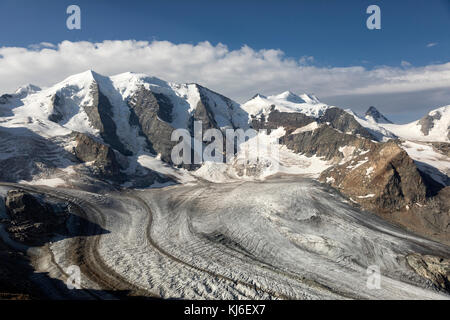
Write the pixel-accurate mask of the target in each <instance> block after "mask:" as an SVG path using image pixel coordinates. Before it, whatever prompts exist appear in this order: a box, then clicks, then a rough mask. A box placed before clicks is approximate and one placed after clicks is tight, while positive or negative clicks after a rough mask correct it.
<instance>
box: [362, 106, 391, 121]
mask: <svg viewBox="0 0 450 320" xmlns="http://www.w3.org/2000/svg"><path fill="white" fill-rule="evenodd" d="M365 118H366V119H367V120H369V121H372V122H376V123H392V121H391V120H389V119H388V118H386V117H385V116H384V115H383V114H382V113H381V112H380V111H378V109H377V108H375V107H374V106H370V107H369V109H367V111H366V113H365Z"/></svg>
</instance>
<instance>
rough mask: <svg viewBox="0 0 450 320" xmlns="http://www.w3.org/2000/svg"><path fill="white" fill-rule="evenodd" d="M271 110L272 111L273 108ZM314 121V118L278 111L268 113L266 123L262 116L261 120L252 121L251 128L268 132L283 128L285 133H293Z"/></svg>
mask: <svg viewBox="0 0 450 320" xmlns="http://www.w3.org/2000/svg"><path fill="white" fill-rule="evenodd" d="M272 108H273V109H274V108H275V106H273V107H272ZM314 121H315V120H314V118H312V117H308V116H307V115H305V114H303V113H291V112H280V111H278V110H273V111H271V112H270V113H269V116H268V119H267V121H266V119H265V118H264V116H262V117H261V119H252V127H253V128H254V129H256V130H259V129H268V131H270V130H272V129H277V128H278V127H284V128H286V130H287V131H293V130H295V129H297V128H301V127H304V126H306V125H308V124H310V123H311V122H314Z"/></svg>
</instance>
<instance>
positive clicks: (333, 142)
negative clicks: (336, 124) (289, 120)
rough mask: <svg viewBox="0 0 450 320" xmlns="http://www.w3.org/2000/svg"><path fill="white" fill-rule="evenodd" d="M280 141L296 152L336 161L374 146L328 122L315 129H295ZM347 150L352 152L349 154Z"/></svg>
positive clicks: (366, 140)
mask: <svg viewBox="0 0 450 320" xmlns="http://www.w3.org/2000/svg"><path fill="white" fill-rule="evenodd" d="M280 143H281V144H284V145H286V146H287V147H288V148H289V149H291V150H293V151H294V152H297V153H301V154H305V155H307V156H313V155H316V156H318V157H324V159H325V160H333V162H335V163H337V162H339V161H341V160H342V159H343V158H345V157H348V156H352V155H353V154H355V155H357V154H359V153H360V152H363V151H364V150H369V149H370V148H372V147H373V146H374V143H373V142H372V141H371V140H369V139H364V138H359V137H357V136H355V135H351V134H345V133H342V132H341V131H339V130H337V129H334V128H332V127H331V126H329V125H326V124H322V125H320V126H319V127H318V128H317V129H315V130H308V131H304V132H298V133H296V132H295V131H294V132H292V133H291V134H287V135H285V136H283V137H281V138H280ZM343 148H346V149H343ZM346 150H348V152H350V154H347V152H346ZM344 153H345V154H344Z"/></svg>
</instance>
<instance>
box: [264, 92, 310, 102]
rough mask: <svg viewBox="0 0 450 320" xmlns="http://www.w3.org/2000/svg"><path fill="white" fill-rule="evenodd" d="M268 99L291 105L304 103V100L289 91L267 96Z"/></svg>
mask: <svg viewBox="0 0 450 320" xmlns="http://www.w3.org/2000/svg"><path fill="white" fill-rule="evenodd" d="M268 98H269V99H272V100H280V101H285V102H291V103H306V101H305V100H303V99H302V98H301V97H300V96H298V95H296V94H294V93H292V92H291V91H285V92H282V93H280V94H278V95H274V96H269V97H268Z"/></svg>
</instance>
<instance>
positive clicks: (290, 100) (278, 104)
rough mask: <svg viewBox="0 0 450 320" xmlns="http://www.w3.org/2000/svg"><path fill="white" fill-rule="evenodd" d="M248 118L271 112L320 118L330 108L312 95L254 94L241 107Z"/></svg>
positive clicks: (265, 115) (285, 93) (290, 93)
mask: <svg viewBox="0 0 450 320" xmlns="http://www.w3.org/2000/svg"><path fill="white" fill-rule="evenodd" d="M241 107H242V109H243V110H244V111H245V112H247V113H248V115H249V117H256V118H260V117H261V116H264V117H265V118H267V116H268V115H269V114H270V112H272V111H273V110H278V111H279V112H290V113H294V112H295V113H303V114H305V115H307V116H312V117H316V118H317V117H320V116H321V115H323V114H324V112H325V111H326V110H327V109H328V108H330V106H328V105H326V104H324V103H321V102H320V101H319V99H318V98H317V97H316V96H314V95H312V94H301V95H297V94H295V93H292V92H291V91H285V92H282V93H280V94H277V95H272V96H268V97H266V96H263V95H261V94H256V95H255V96H254V97H253V98H252V99H250V100H249V101H247V102H246V103H244V104H243V105H241Z"/></svg>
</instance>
